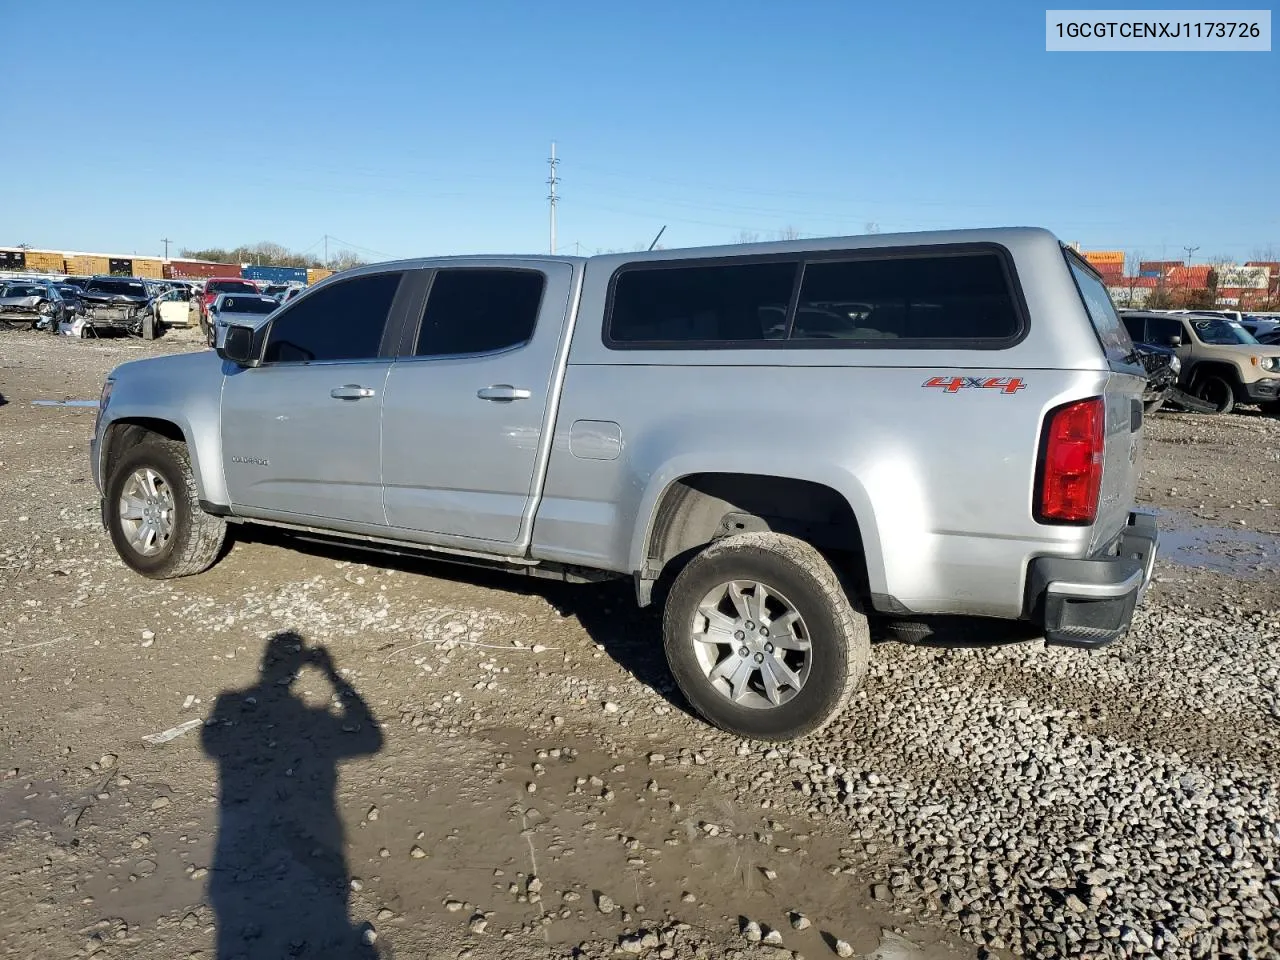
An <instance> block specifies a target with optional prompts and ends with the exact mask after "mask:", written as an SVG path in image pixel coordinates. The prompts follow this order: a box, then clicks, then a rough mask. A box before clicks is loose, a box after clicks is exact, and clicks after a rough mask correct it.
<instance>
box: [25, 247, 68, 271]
mask: <svg viewBox="0 0 1280 960" xmlns="http://www.w3.org/2000/svg"><path fill="white" fill-rule="evenodd" d="M27 269H28V270H39V271H40V272H41V273H66V272H67V261H66V259H65V258H64V257H63V256H62V254H60V253H52V252H50V251H48V250H28V251H27Z"/></svg>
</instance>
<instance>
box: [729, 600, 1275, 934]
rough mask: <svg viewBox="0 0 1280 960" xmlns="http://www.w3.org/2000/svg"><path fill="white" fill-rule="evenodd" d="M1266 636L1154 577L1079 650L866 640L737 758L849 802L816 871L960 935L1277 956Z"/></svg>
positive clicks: (815, 804)
mask: <svg viewBox="0 0 1280 960" xmlns="http://www.w3.org/2000/svg"><path fill="white" fill-rule="evenodd" d="M1277 654H1280V615H1277V614H1276V613H1275V612H1260V613H1254V614H1245V613H1244V611H1240V610H1234V609H1233V610H1232V611H1231V612H1230V613H1228V612H1226V611H1223V612H1221V613H1219V614H1211V613H1209V612H1206V611H1193V610H1186V611H1181V612H1179V611H1166V610H1161V609H1160V606H1159V602H1158V600H1157V599H1156V598H1155V596H1153V597H1152V598H1150V599H1149V600H1148V601H1147V604H1146V606H1145V608H1144V612H1143V613H1142V614H1141V615H1140V618H1139V620H1138V622H1137V624H1136V627H1135V631H1134V633H1133V634H1132V635H1131V636H1129V637H1127V638H1125V639H1124V640H1122V641H1120V642H1119V643H1118V644H1116V645H1114V646H1113V647H1111V648H1109V649H1107V650H1105V651H1102V652H1099V653H1096V654H1092V655H1088V654H1083V653H1080V652H1077V651H1068V650H1052V649H1051V650H1045V649H1044V648H1043V647H1042V646H1041V645H1019V646H1016V647H1011V648H1008V649H1006V650H1003V651H991V650H978V651H939V650H931V649H922V648H908V647H902V646H896V645H895V646H882V647H879V648H877V650H876V652H875V657H874V659H873V664H874V666H873V669H872V673H871V676H870V677H869V679H868V683H867V685H866V687H865V688H864V689H863V691H862V693H861V695H860V697H859V701H858V703H857V705H856V706H855V708H854V709H853V710H851V711H850V712H849V713H848V714H847V715H846V716H845V717H843V718H842V719H841V720H840V721H839V722H838V723H837V724H836V725H833V727H831V728H828V730H827V731H825V732H824V733H823V735H822V736H821V739H820V741H819V742H816V743H806V744H802V745H799V746H798V747H797V748H782V749H776V748H770V747H767V746H761V747H760V750H761V751H762V752H763V757H762V756H761V754H760V753H757V754H756V755H755V756H754V757H753V759H752V762H751V764H750V765H751V766H752V767H759V766H761V760H763V761H764V764H765V765H766V769H768V768H772V769H774V770H776V769H777V767H778V766H779V765H780V766H782V767H784V768H785V774H783V775H778V776H775V777H774V778H773V779H772V780H765V779H763V778H760V777H759V776H758V775H757V779H756V780H754V781H753V782H752V786H753V787H754V788H756V789H755V790H753V791H751V792H752V793H756V792H758V790H759V789H760V788H762V787H763V786H765V784H766V783H769V782H774V783H781V784H782V785H783V786H784V787H790V788H792V789H793V790H798V791H799V792H800V794H801V795H802V796H803V797H804V798H807V799H806V800H805V801H804V802H805V804H806V806H807V809H808V812H809V813H810V814H811V815H812V816H814V817H815V818H821V819H823V820H829V819H830V818H833V817H835V818H843V819H845V820H846V821H847V822H848V823H849V824H850V828H849V829H850V835H851V838H852V840H851V842H850V844H849V846H847V847H846V848H844V849H843V850H842V851H841V853H842V861H841V862H840V863H838V864H833V865H831V867H830V869H831V870H832V872H839V871H841V870H843V871H844V872H846V873H857V874H861V875H863V876H865V877H871V878H872V883H873V891H874V892H873V895H874V898H875V899H877V900H883V901H888V902H891V903H893V904H894V905H895V906H896V907H897V908H900V909H903V910H907V911H910V912H912V913H919V912H925V913H926V914H928V913H934V914H937V915H940V917H941V918H942V919H943V920H945V921H946V922H947V923H948V925H954V926H955V927H956V928H958V929H959V931H960V932H961V933H962V934H963V935H964V936H965V937H966V938H967V939H969V940H970V941H971V942H973V943H976V944H985V945H987V946H989V947H992V948H997V949H999V948H1010V949H1013V950H1014V951H1016V952H1019V953H1022V954H1025V955H1027V956H1032V957H1077V956H1089V957H1130V956H1144V955H1150V956H1157V957H1170V958H1173V957H1179V958H1181V957H1189V958H1208V957H1218V956H1233V957H1269V956H1280V826H1277V823H1278V821H1280V804H1278V803H1277V783H1278V782H1280V777H1278V776H1277V761H1276V758H1275V753H1274V749H1275V744H1276V738H1277V735H1278V734H1280V726H1278V725H1277V720H1280V707H1278V706H1277V676H1278V674H1280V670H1278V669H1277V663H1280V657H1278V656H1277ZM744 799H747V796H745V795H744ZM886 844H889V845H891V846H890V847H889V849H888V850H886V849H885V845H886Z"/></svg>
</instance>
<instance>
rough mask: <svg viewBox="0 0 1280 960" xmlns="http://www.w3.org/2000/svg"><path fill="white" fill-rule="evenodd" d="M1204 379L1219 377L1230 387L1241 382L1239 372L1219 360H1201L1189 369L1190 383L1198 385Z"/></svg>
mask: <svg viewBox="0 0 1280 960" xmlns="http://www.w3.org/2000/svg"><path fill="white" fill-rule="evenodd" d="M1206 377H1221V378H1222V379H1223V380H1225V381H1227V383H1229V384H1231V385H1232V386H1235V385H1237V384H1239V383H1240V382H1241V379H1240V371H1239V370H1237V369H1236V368H1235V367H1234V366H1232V365H1231V364H1229V363H1225V362H1223V361H1221V360H1202V361H1201V362H1200V363H1197V364H1196V365H1195V366H1194V367H1192V368H1191V382H1192V383H1193V384H1195V383H1199V382H1200V381H1201V380H1204V379H1205V378H1206Z"/></svg>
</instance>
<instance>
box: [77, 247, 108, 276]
mask: <svg viewBox="0 0 1280 960" xmlns="http://www.w3.org/2000/svg"><path fill="white" fill-rule="evenodd" d="M110 272H111V267H110V266H109V264H108V260H107V258H106V257H99V256H97V255H95V254H91V253H78V254H76V255H74V256H71V257H67V273H70V274H74V275H75V276H79V277H95V276H101V275H102V274H106V273H110Z"/></svg>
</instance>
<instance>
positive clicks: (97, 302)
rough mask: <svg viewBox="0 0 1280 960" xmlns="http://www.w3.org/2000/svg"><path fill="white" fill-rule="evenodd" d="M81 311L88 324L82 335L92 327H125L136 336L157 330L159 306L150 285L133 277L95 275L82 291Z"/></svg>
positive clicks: (81, 330)
mask: <svg viewBox="0 0 1280 960" xmlns="http://www.w3.org/2000/svg"><path fill="white" fill-rule="evenodd" d="M80 315H81V317H82V318H83V320H84V324H83V325H82V326H81V329H80V336H81V337H84V336H87V335H88V334H89V331H90V330H92V331H93V332H94V333H97V332H98V331H99V330H103V329H108V330H123V331H124V332H125V333H127V334H129V335H130V336H134V337H145V338H146V339H151V337H153V336H154V335H155V334H154V331H155V309H154V307H153V300H152V297H151V294H150V292H149V291H148V290H147V286H146V284H145V283H143V282H142V281H141V280H137V279H134V278H132V277H93V278H92V279H90V280H89V282H88V283H86V284H85V286H84V292H82V293H81V294H80Z"/></svg>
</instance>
